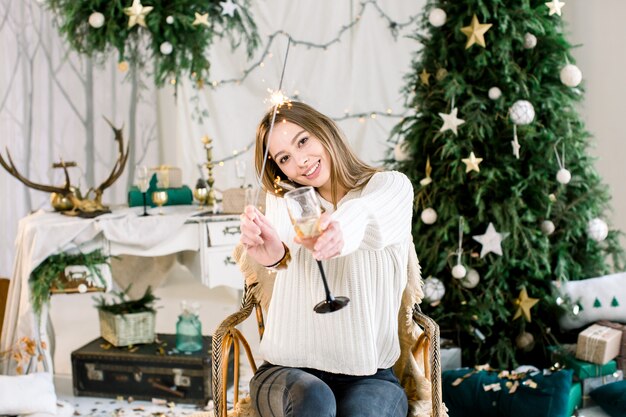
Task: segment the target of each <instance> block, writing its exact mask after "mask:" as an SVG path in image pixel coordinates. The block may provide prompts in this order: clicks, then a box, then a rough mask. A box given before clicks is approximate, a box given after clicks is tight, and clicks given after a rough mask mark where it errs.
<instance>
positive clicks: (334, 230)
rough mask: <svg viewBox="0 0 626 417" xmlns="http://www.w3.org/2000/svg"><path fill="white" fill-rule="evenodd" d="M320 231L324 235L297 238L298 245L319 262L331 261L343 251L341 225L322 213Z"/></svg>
mask: <svg viewBox="0 0 626 417" xmlns="http://www.w3.org/2000/svg"><path fill="white" fill-rule="evenodd" d="M320 229H321V230H322V233H321V234H319V235H317V236H315V237H311V238H298V237H296V238H295V241H296V243H299V244H301V245H302V246H304V247H305V248H307V249H308V250H310V251H312V252H313V257H314V258H315V259H318V260H324V259H330V258H334V257H335V256H337V255H339V254H340V253H341V250H342V249H343V245H344V242H343V233H342V231H341V228H340V227H339V223H337V222H336V221H334V220H331V218H330V214H328V213H322V216H321V217H320Z"/></svg>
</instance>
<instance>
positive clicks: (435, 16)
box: [428, 8, 447, 28]
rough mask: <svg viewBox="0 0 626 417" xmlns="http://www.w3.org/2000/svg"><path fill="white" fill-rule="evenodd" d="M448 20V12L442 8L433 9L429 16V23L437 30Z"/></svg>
mask: <svg viewBox="0 0 626 417" xmlns="http://www.w3.org/2000/svg"><path fill="white" fill-rule="evenodd" d="M446 19H447V15H446V12H445V11H444V10H443V9H440V8H435V9H432V10H431V11H430V13H429V14H428V22H430V24H431V25H433V26H434V27H436V28H438V27H441V26H443V25H444V24H445V23H446Z"/></svg>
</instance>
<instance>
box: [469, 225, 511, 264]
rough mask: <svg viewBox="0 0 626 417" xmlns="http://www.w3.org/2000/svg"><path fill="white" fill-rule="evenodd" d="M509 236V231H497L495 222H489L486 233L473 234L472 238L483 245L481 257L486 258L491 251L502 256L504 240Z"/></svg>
mask: <svg viewBox="0 0 626 417" xmlns="http://www.w3.org/2000/svg"><path fill="white" fill-rule="evenodd" d="M508 236H509V233H508V232H504V233H498V232H496V228H495V227H493V223H491V222H489V226H487V231H486V232H485V234H484V235H476V236H472V238H473V239H474V240H475V241H477V242H478V243H480V244H481V245H483V248H482V249H481V250H480V257H481V258H484V257H485V255H487V254H488V253H489V252H493V253H495V254H496V255H500V256H502V241H503V240H504V239H506V238H507V237H508Z"/></svg>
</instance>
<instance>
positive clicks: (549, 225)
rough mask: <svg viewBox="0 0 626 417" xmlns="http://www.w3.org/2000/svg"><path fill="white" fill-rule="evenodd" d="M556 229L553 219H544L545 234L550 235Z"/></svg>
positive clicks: (542, 228)
mask: <svg viewBox="0 0 626 417" xmlns="http://www.w3.org/2000/svg"><path fill="white" fill-rule="evenodd" d="M555 229H556V226H555V225H554V223H553V222H552V220H544V221H542V222H541V233H543V234H544V235H546V236H550V235H551V234H552V233H554V230H555Z"/></svg>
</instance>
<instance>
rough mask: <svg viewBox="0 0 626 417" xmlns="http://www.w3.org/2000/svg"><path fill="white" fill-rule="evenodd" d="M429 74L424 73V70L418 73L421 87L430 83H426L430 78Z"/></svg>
mask: <svg viewBox="0 0 626 417" xmlns="http://www.w3.org/2000/svg"><path fill="white" fill-rule="evenodd" d="M430 75H431V74H430V73H429V72H428V71H426V68H424V69H423V70H422V72H421V73H420V80H421V81H422V84H423V85H430V82H429V81H428V79H429V78H430Z"/></svg>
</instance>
